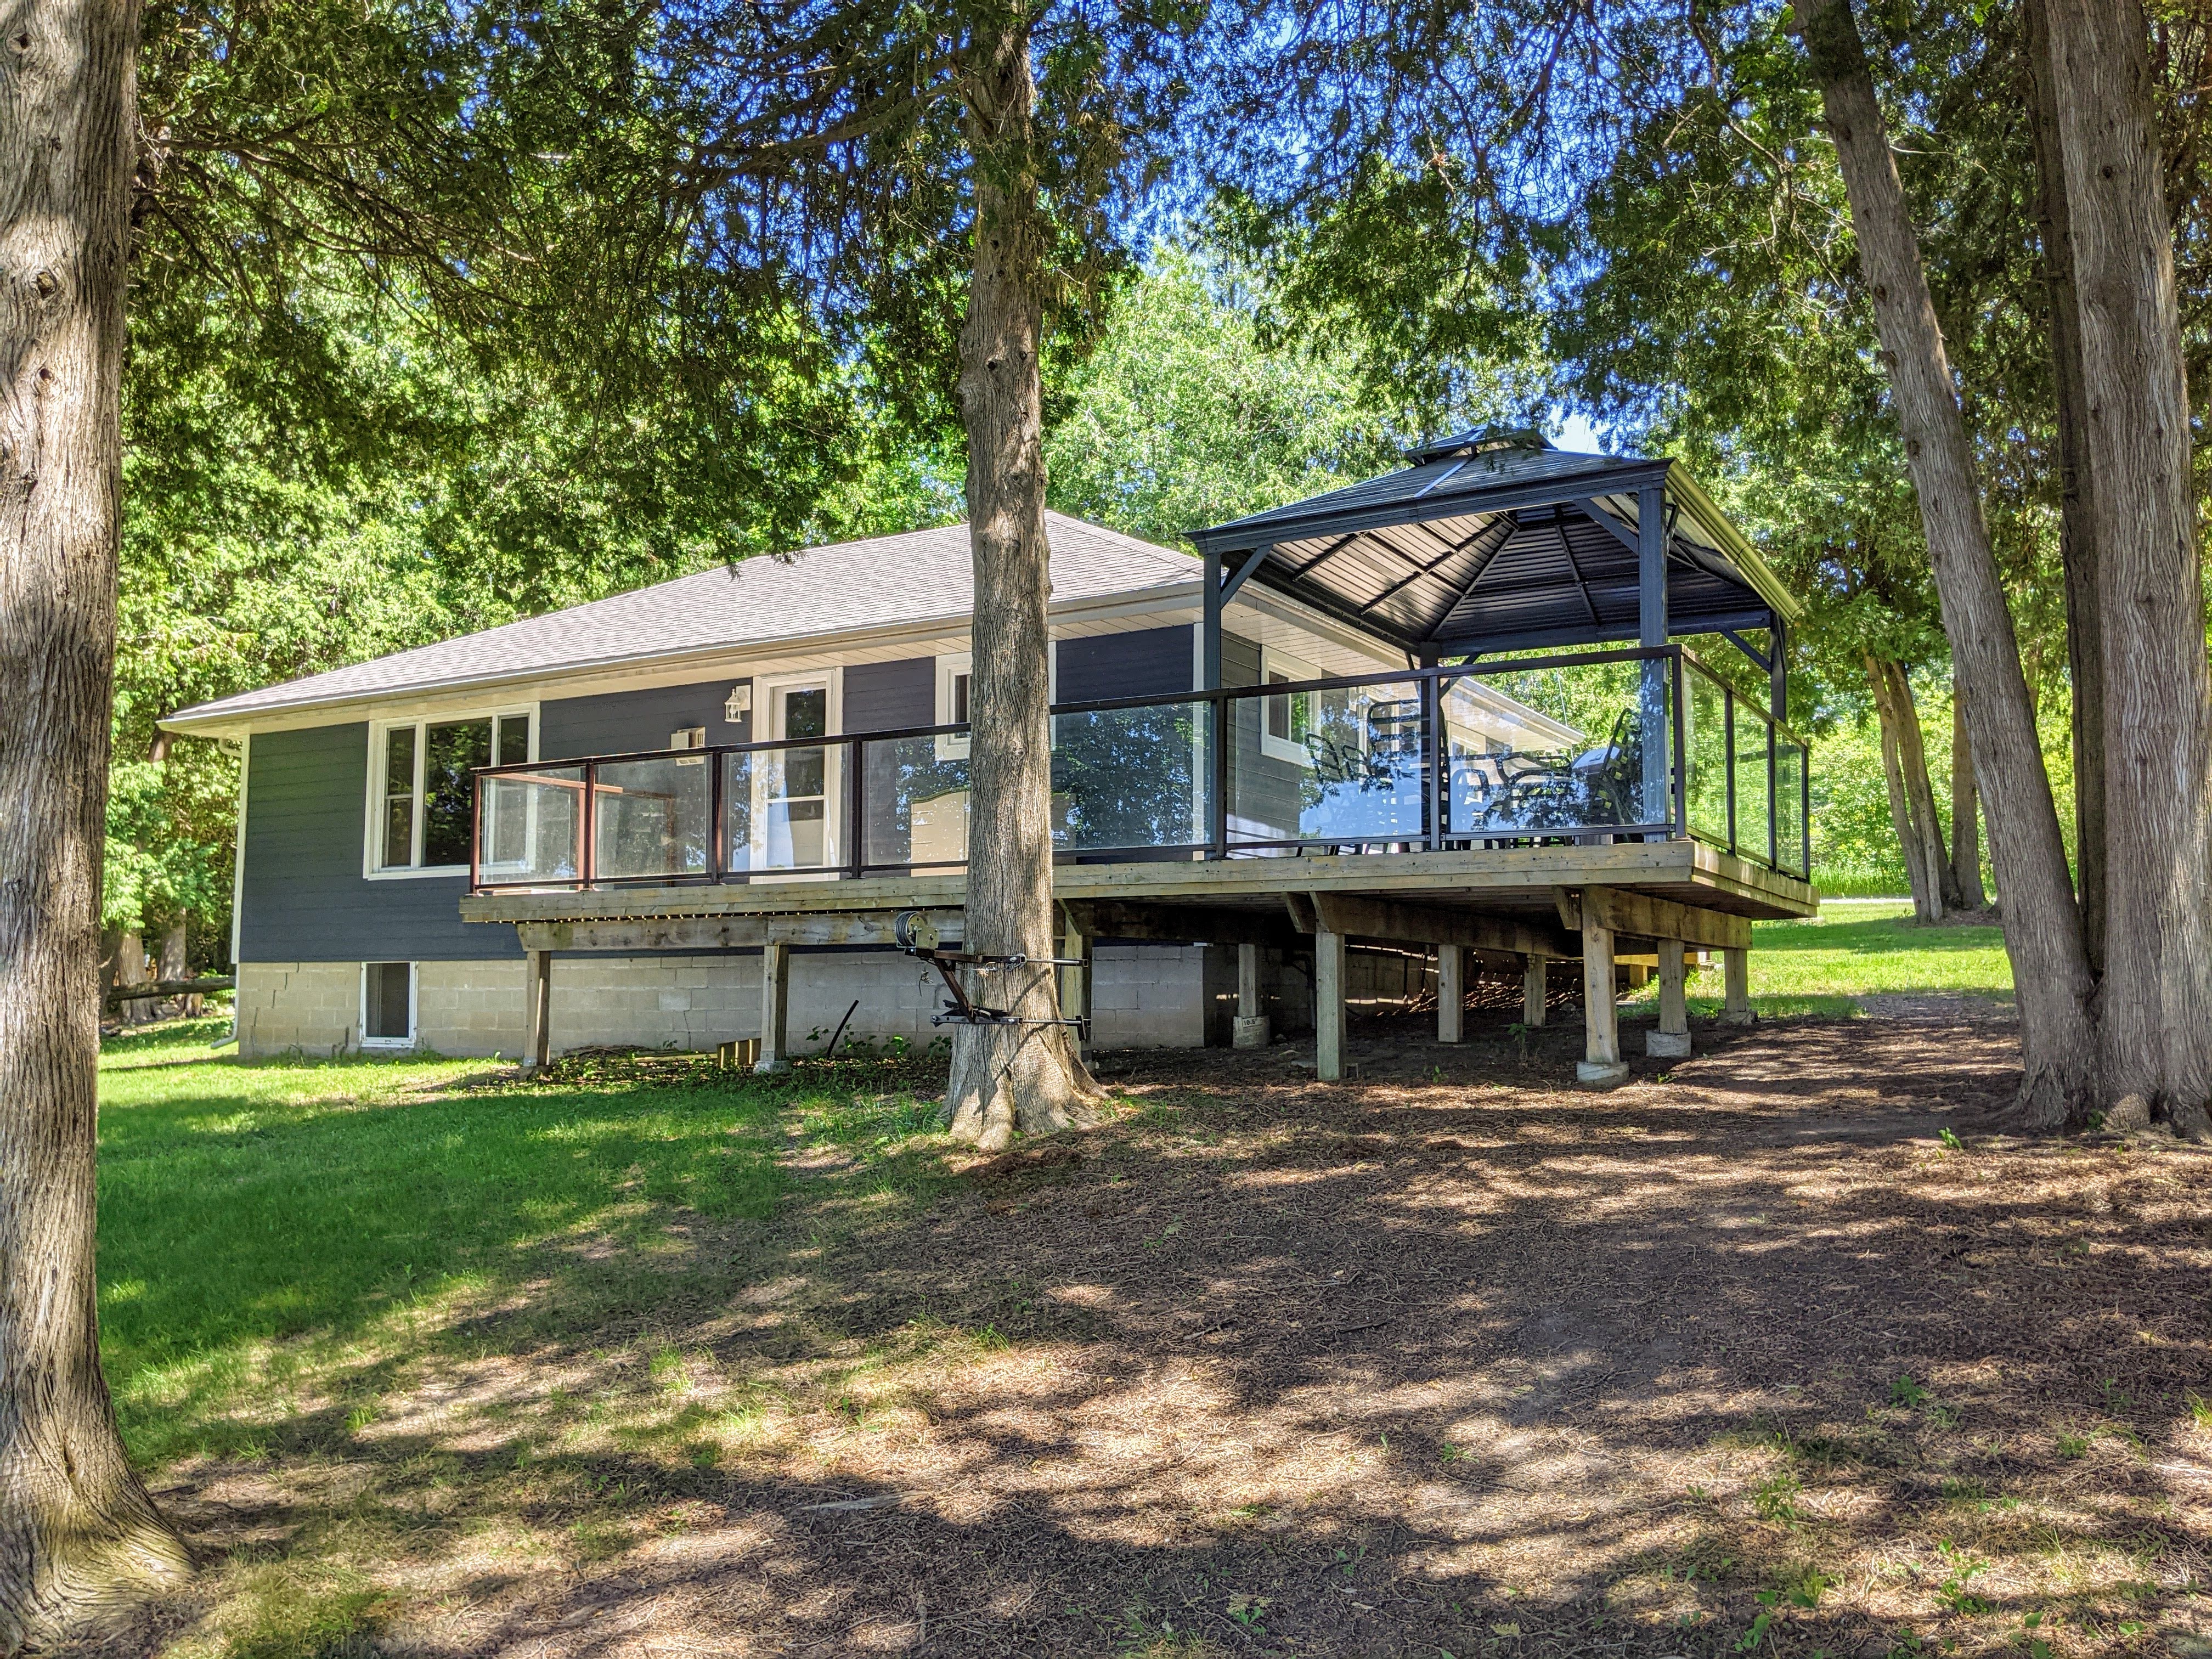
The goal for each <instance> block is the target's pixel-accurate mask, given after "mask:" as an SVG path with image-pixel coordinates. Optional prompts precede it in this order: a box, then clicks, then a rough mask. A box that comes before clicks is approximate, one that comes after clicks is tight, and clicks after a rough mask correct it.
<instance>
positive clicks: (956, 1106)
mask: <svg viewBox="0 0 2212 1659" xmlns="http://www.w3.org/2000/svg"><path fill="white" fill-rule="evenodd" d="M971 53H972V61H973V64H974V69H973V71H972V73H971V75H970V77H969V86H968V97H969V114H968V133H969V150H970V153H971V154H972V155H973V156H974V158H975V270H974V274H973V276H972V278H971V280H970V283H969V289H968V315H967V319H966V320H965V322H964V323H963V325H962V327H961V331H960V406H961V416H962V418H963V422H964V423H965V425H966V427H967V429H968V533H969V543H970V545H971V547H972V549H973V553H974V560H975V632H974V641H973V647H972V649H973V655H974V667H973V670H972V672H973V678H972V679H971V680H970V682H969V685H970V691H969V710H970V714H971V736H970V738H969V762H968V777H969V831H968V908H967V948H968V949H969V950H970V951H980V952H984V953H987V954H991V955H1000V956H1010V955H1022V956H1026V957H1030V958H1031V959H1032V961H1033V962H1038V963H1042V962H1044V961H1046V960H1048V959H1049V958H1051V957H1054V956H1057V955H1058V954H1059V952H1058V951H1056V950H1054V937H1055V934H1056V933H1057V931H1058V930H1057V929H1056V928H1055V927H1054V926H1053V922H1054V909H1053V896H1052V816H1051V814H1052V744H1051V726H1050V716H1049V715H1048V713H1047V710H1048V708H1049V706H1050V696H1051V680H1050V655H1049V653H1050V644H1049V639H1050V635H1049V628H1048V621H1047V615H1046V605H1047V601H1048V599H1049V598H1050V595H1051V587H1052V585H1051V574H1050V550H1049V549H1048V546H1047V544H1046V541H1045V527H1044V488H1045V476H1044V447H1043V432H1044V413H1043V389H1042V382H1041V380H1040V379H1039V363H1038V353H1039V349H1040V348H1041V346H1042V335H1043V330H1044V320H1043V314H1044V307H1043V299H1042V289H1043V283H1044V242H1045V230H1046V227H1045V224H1044V221H1043V217H1042V214H1041V212H1040V210H1039V204H1038V200H1037V181H1036V157H1035V154H1034V149H1033V146H1034V142H1035V139H1034V132H1033V127H1032V110H1033V106H1034V105H1035V102H1036V81H1035V78H1034V77H1033V76H1032V73H1031V70H1030V38H1029V27H1028V25H1027V23H1026V21H1023V20H1019V19H1017V20H1015V21H1012V22H1011V23H1010V24H1008V25H1007V26H1006V27H1004V28H1003V29H1001V30H1000V31H998V32H995V33H984V32H980V31H979V33H978V35H977V38H976V39H975V41H974V42H973V43H972V46H971ZM1056 980H1057V975H1056V974H1055V973H1054V970H1053V969H1051V968H1049V967H1043V966H1031V967H1024V968H1018V969H1011V970H1009V971H1006V972H1004V973H1000V974H995V975H981V976H979V981H978V983H977V984H976V987H975V991H976V993H977V994H978V1000H981V1001H982V1002H984V1003H986V1004H987V1005H990V1006H997V1007H1000V1008H1003V1009H1005V1010H1006V1011H1007V1012H1009V1013H1011V1014H1012V1015H1013V1016H1014V1017H1015V1018H1016V1019H1017V1020H1022V1021H1029V1022H1032V1023H1030V1024H1008V1025H998V1026H971V1027H966V1028H960V1029H956V1030H955V1031H954V1034H953V1041H952V1075H951V1086H950V1088H949V1089H948V1091H947V1093H946V1100H947V1102H948V1103H949V1105H950V1106H951V1112H952V1133H954V1134H955V1135H956V1136H957V1137H958V1138H960V1139H964V1140H970V1141H973V1142H975V1144H976V1145H978V1146H984V1147H987V1148H995V1147H1000V1146H1005V1145H1006V1143H1007V1142H1008V1141H1009V1140H1010V1139H1012V1137H1013V1135H1014V1134H1015V1133H1017V1132H1019V1133H1024V1134H1035V1133H1042V1132H1045V1131H1048V1130H1054V1129H1061V1128H1066V1127H1070V1126H1072V1125H1079V1124H1083V1123H1088V1122H1091V1121H1096V1114H1095V1113H1094V1111H1093V1110H1092V1109H1091V1100H1092V1099H1093V1098H1094V1097H1096V1096H1097V1093H1098V1090H1097V1085H1096V1084H1094V1083H1093V1082H1092V1081H1091V1077H1090V1074H1089V1073H1088V1072H1086V1071H1085V1069H1084V1067H1083V1065H1082V1063H1081V1061H1080V1060H1079V1059H1078V1058H1077V1055H1076V1045H1075V1043H1074V1042H1073V1033H1072V1032H1071V1030H1070V1029H1069V1028H1068V1027H1066V1026H1063V1025H1059V1024H1052V1023H1050V1022H1053V1021H1056V1020H1057V1019H1058V1018H1059V1017H1060V997H1059V992H1058V988H1057V985H1056Z"/></svg>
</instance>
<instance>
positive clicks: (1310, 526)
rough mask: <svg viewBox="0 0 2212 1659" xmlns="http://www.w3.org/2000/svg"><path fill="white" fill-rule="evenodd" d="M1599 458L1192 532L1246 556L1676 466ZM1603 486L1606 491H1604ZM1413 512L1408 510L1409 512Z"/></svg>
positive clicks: (1635, 479) (1209, 547)
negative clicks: (1527, 476) (1511, 479)
mask: <svg viewBox="0 0 2212 1659" xmlns="http://www.w3.org/2000/svg"><path fill="white" fill-rule="evenodd" d="M1593 459H1602V460H1605V461H1607V463H1608V465H1606V466H1603V467H1595V468H1592V469H1590V470H1589V471H1583V472H1575V473H1569V474H1563V475H1560V476H1558V477H1549V478H1539V479H1531V480H1529V481H1528V482H1527V483H1507V484H1482V485H1479V486H1473V487H1470V488H1468V489H1457V490H1454V489H1438V490H1437V491H1436V492H1435V493H1434V494H1433V495H1423V496H1420V497H1418V498H1416V499H1415V500H1413V501H1404V500H1401V501H1383V502H1378V503H1376V504H1375V505H1374V506H1371V507H1367V506H1355V507H1330V508H1328V509H1326V510H1324V511H1322V512H1317V513H1300V514H1296V515H1292V516H1289V517H1284V518H1278V519H1273V520H1269V519H1267V515H1264V514H1261V513H1254V514H1252V515H1250V516H1249V517H1247V518H1243V519H1235V520H1231V521H1230V522H1229V523H1227V524H1222V525H1215V526H1212V528H1210V529H1206V530H1193V531H1189V532H1186V534H1187V535H1188V538H1189V540H1190V543H1191V544H1192V545H1193V546H1194V547H1195V548H1197V549H1198V550H1199V551H1200V552H1201V553H1243V552H1249V551H1250V550H1252V549H1254V548H1256V547H1261V546H1263V545H1276V544H1281V543H1283V542H1294V541H1302V540H1304V539H1305V538H1308V537H1311V536H1328V535H1342V534H1348V533H1351V532H1355V531H1360V530H1378V529H1383V528H1385V527H1387V526H1391V525H1400V524H1425V523H1428V522H1430V521H1431V520H1437V519H1462V518H1466V517H1468V515H1469V514H1471V513H1505V512H1510V511H1512V510H1513V509H1515V508H1516V507H1547V506H1549V505H1551V504H1553V503H1554V502H1558V501H1580V500H1582V499H1583V498H1584V497H1586V496H1589V495H1613V494H1615V493H1617V492H1618V491H1620V489H1624V488H1634V487H1636V486H1638V485H1640V484H1642V483H1645V482H1647V481H1650V480H1652V479H1663V478H1665V477H1667V476H1668V468H1669V467H1671V466H1672V465H1674V463H1673V462H1672V461H1669V460H1668V459H1665V458H1664V457H1662V458H1659V459H1652V460H1643V459H1634V460H1632V459H1623V458H1620V457H1614V456H1601V457H1595V458H1593ZM1601 485H1602V487H1601ZM1409 507H1410V508H1412V509H1413V510H1412V511H1410V512H1409V511H1408V510H1407V509H1408V508H1409Z"/></svg>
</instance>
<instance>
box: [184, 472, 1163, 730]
mask: <svg viewBox="0 0 2212 1659" xmlns="http://www.w3.org/2000/svg"><path fill="white" fill-rule="evenodd" d="M1045 522H1046V526H1047V533H1048V536H1049V538H1050V540H1051V543H1052V588H1053V603H1054V605H1055V607H1057V606H1060V605H1067V604H1079V603H1081V602H1082V601H1085V600H1087V599H1110V598H1114V597H1115V596H1118V595H1122V594H1132V593H1139V592H1147V591H1152V590H1158V589H1160V588H1165V587H1172V586H1176V584H1178V583H1186V582H1187V583H1189V584H1192V585H1193V586H1196V584H1197V582H1198V580H1199V567H1198V565H1197V563H1196V562H1195V561H1194V560H1193V559H1192V558H1191V557H1190V556H1188V554H1184V553H1177V552H1175V551H1172V550H1170V549H1168V548H1164V547H1158V546H1155V545H1154V544H1152V543H1150V542H1144V541H1139V540H1138V539H1137V538H1135V537H1133V536H1124V535H1122V534H1121V533H1120V532H1117V531H1112V530H1107V529H1103V528H1102V527H1101V526H1097V525H1093V524H1085V522H1084V521H1083V520H1080V519H1071V518H1068V517H1066V516H1065V515H1064V514H1062V513H1046V514H1045ZM974 608H975V585H974V578H973V568H972V565H971V563H970V557H969V543H968V526H966V525H965V524H954V525H945V526H941V527H939V528H937V529H933V530H916V531H910V532H908V533H906V534H904V535H899V536H877V537H872V538H868V539H867V540H865V541H856V542H839V543H836V544H833V545H830V546H827V547H811V548H807V549H805V550H802V551H800V552H798V553H794V554H791V555H789V556H785V557H777V558H770V557H757V558H750V559H745V560H742V561H740V562H738V563H736V564H733V565H726V566H720V567H717V568H714V569H713V570H702V571H701V572H699V573H698V574H696V575H690V576H678V577H677V578H675V579H674V580H671V581H665V582H658V583H656V584H654V585H653V586H651V587H641V588H639V589H637V590H636V591H635V592H629V593H617V594H616V595H614V596H613V597H612V598H611V599H599V600H595V601H593V602H592V604H590V605H574V606H572V607H570V608H569V609H568V610H566V611H551V612H550V613H548V614H547V615H545V616H543V617H531V618H530V619H529V620H527V621H526V622H518V623H507V625H506V626H504V627H501V628H490V629H485V630H484V631H483V632H482V633H480V634H466V635H462V636H460V637H459V638H458V639H451V640H441V641H439V642H438V643H437V644H435V645H425V646H420V647H416V649H414V650H412V651H401V652H398V653H394V654H392V655H391V656H388V657H378V658H375V659H372V660H370V661H368V662H363V663H356V664H355V665H352V666H351V667H349V668H337V669H332V670H331V671H330V672H328V673H326V674H311V675H309V676H307V678H304V679H296V680H288V681H286V682H285V683H284V684H281V685H271V686H267V687H264V688H263V689H262V690H258V691H246V692H241V693H240V694H239V695H238V696H232V697H223V698H221V699H218V700H217V701H216V702H204V703H200V704H197V705H196V706H194V707H192V708H185V709H180V710H179V711H178V713H176V714H173V715H172V716H170V717H169V719H167V720H164V721H163V722H162V724H163V725H164V726H168V727H170V728H172V729H173V730H177V731H191V730H193V729H196V728H199V727H204V726H217V725H222V724H226V723H234V722H239V721H240V720H250V719H252V718H253V717H255V716H258V715H273V714H284V713H289V712H291V711H294V710H298V709H302V708H314V707H317V706H319V705H322V704H326V703H331V704H334V703H345V702H356V701H359V700H362V699H364V698H371V697H385V696H405V695H409V694H421V693H424V692H429V691H439V690H450V689H453V688H456V687H465V686H473V685H486V686H489V685H495V684H501V683H503V682H507V681H516V680H527V679H534V678H539V677H541V676H544V675H547V674H553V673H560V672H564V671H586V670H594V669H602V668H609V667H619V666H629V665H637V666H647V665H652V664H653V663H656V662H659V661H662V660H665V659H682V658H685V657H691V656H698V655H704V654H708V653H715V652H719V651H726V650H742V649H745V648H748V647H763V646H779V647H781V646H788V645H791V644H793V643H796V642H799V641H806V640H810V639H816V638H833V637H839V636H843V635H853V634H860V633H866V632H868V631H870V630H872V629H889V628H897V627H906V626H912V625H915V624H927V623H945V624H946V625H947V626H950V627H958V626H962V625H964V623H966V620H967V618H968V617H969V613H970V612H971V611H973V610H974Z"/></svg>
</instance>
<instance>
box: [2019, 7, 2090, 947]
mask: <svg viewBox="0 0 2212 1659" xmlns="http://www.w3.org/2000/svg"><path fill="white" fill-rule="evenodd" d="M2050 29H2051V20H2050V18H2049V16H2048V15H2046V12H2045V5H2044V0H2029V4H2028V7H2027V56H2028V68H2029V71H2030V73H2029V84H2028V99H2029V112H2030V115H2031V120H2030V122H2029V131H2031V132H2032V133H2033V135H2034V139H2035V173H2036V193H2035V210H2036V224H2037V228H2038V232H2039V235H2040V238H2041V240H2042V243H2043V275H2044V286H2045V291H2046V292H2047V294H2048V295H2049V297H2050V304H2051V387H2052V391H2053V393H2054V402H2055V403H2056V404H2057V416H2058V558H2059V564H2060V566H2061V568H2063V570H2064V572H2065V583H2066V669H2067V678H2068V679H2069V682H2070V683H2071V685H2072V689H2073V694H2074V715H2073V737H2074V753H2073V761H2074V881H2075V889H2076V890H2077V892H2078V893H2079V895H2080V904H2081V948H2082V951H2083V953H2084V954H2085V955H2086V956H2087V957H2088V961H2089V972H2090V975H2091V976H2092V977H2093V978H2095V977H2100V976H2101V975H2103V973H2104V971H2105V889H2106V874H2105V872H2106V847H2105V660H2104V629H2103V623H2102V618H2101V615H2100V599H2099V594H2098V580H2097V531H2096V514H2095V513H2094V511H2093V508H2092V507H2091V504H2090V503H2091V486H2092V483H2093V473H2092V471H2091V468H2090V464H2089V449H2088V445H2089V404H2088V394H2087V389H2086V388H2085V387H2084V386H2083V385H2082V381H2081V291H2080V289H2078V287H2077V286H2076V285H2075V280H2074V246H2073V234H2072V231H2071V230H2070V229H2069V215H2068V212H2067V206H2066V181H2065V173H2064V167H2065V163H2064V161H2063V157H2062V155H2061V154H2060V148H2059V142H2058V101H2057V100H2058V94H2057V88H2056V86H2055V85H2054V81H2055V78H2056V77H2055V76H2054V75H2053V73H2052V64H2051V34H2050Z"/></svg>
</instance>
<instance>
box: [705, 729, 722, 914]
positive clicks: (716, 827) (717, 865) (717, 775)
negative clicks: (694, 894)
mask: <svg viewBox="0 0 2212 1659" xmlns="http://www.w3.org/2000/svg"><path fill="white" fill-rule="evenodd" d="M707 768H708V770H707V879H708V881H710V882H714V883H720V880H721V879H722V751H721V750H719V749H709V750H708V751H707Z"/></svg>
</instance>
